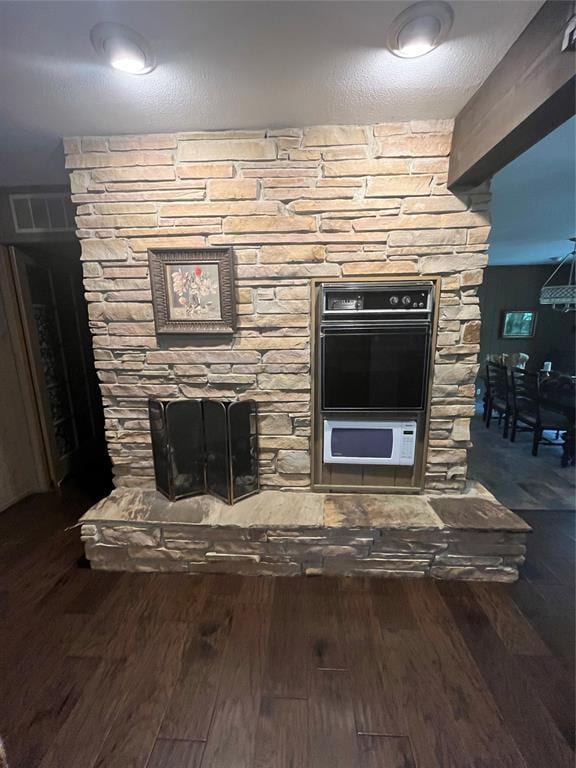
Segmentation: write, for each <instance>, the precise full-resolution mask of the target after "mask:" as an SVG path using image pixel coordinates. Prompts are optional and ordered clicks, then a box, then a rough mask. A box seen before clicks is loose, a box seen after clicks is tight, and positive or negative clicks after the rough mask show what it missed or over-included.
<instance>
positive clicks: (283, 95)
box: [0, 0, 542, 185]
mask: <svg viewBox="0 0 576 768" xmlns="http://www.w3.org/2000/svg"><path fill="white" fill-rule="evenodd" d="M407 5H409V3H407V2H386V1H385V0H380V1H379V2H328V1H327V2H304V1H303V2H272V1H270V0H268V1H267V2H243V1H242V0H238V1H237V2H216V1H212V2H116V3H98V2H26V1H21V2H3V1H0V73H1V83H2V85H1V91H2V92H1V94H0V185H20V184H31V183H34V184H45V183H57V182H59V181H65V179H66V176H65V173H64V171H63V160H62V155H61V147H60V137H62V136H64V135H91V134H114V133H134V132H138V133H145V132H161V131H170V130H174V129H176V130H194V129H200V130H209V129H222V128H255V127H290V126H305V125H315V124H322V123H370V122H379V121H388V120H398V119H400V120H401V119H426V118H444V117H454V116H455V115H456V114H457V112H458V111H459V110H460V108H461V107H462V106H463V105H464V104H465V103H466V102H467V101H468V99H469V98H470V96H471V95H472V94H473V93H474V91H475V90H476V89H477V88H478V86H479V85H480V84H481V83H482V82H483V81H484V79H485V78H486V76H487V75H488V74H489V73H490V72H491V71H492V69H493V68H494V66H495V65H496V64H497V62H498V61H499V60H500V59H501V58H502V56H503V55H504V53H505V52H506V51H507V50H508V48H509V47H510V45H511V44H512V43H513V42H514V40H515V39H516V38H517V37H518V35H519V34H520V32H521V31H522V30H523V28H524V27H525V26H526V24H527V23H528V22H529V20H530V19H531V18H532V16H533V15H534V13H535V12H536V11H537V10H538V8H539V7H540V6H541V5H542V0H535V1H534V2H531V1H529V0H524V1H523V2H510V0H498V1H492V0H486V1H481V0H466V1H465V2H463V1H461V0H460V1H457V2H453V3H452V5H453V7H454V12H455V21H454V26H453V28H452V32H451V34H450V39H449V40H448V42H446V43H445V44H444V45H442V46H441V47H440V48H438V49H437V50H435V51H433V52H432V53H430V54H429V55H427V56H424V57H422V58H420V59H413V60H406V59H399V58H397V57H395V56H393V55H392V54H391V53H389V52H388V51H387V49H386V48H385V46H384V41H385V39H386V32H387V28H388V25H389V24H390V22H391V21H392V19H393V18H394V17H395V16H396V15H397V14H398V13H399V12H400V11H401V10H402V9H403V8H405V7H406V6H407ZM101 21H117V22H122V23H124V24H127V25H129V26H131V27H133V28H134V29H136V30H137V31H138V32H140V33H141V34H143V35H144V36H145V37H146V38H147V39H148V40H149V41H150V42H151V44H152V45H153V47H154V50H155V52H156V56H157V59H158V67H157V69H156V70H155V71H154V72H152V73H151V74H149V75H146V76H140V77H138V76H134V75H128V74H124V73H120V72H117V71H114V70H112V69H110V68H108V67H107V66H106V65H104V64H103V63H102V62H101V61H100V60H99V59H98V57H97V55H96V53H95V52H94V51H93V50H92V47H91V44H90V40H89V32H90V28H91V27H92V26H93V25H94V24H96V23H98V22H101Z"/></svg>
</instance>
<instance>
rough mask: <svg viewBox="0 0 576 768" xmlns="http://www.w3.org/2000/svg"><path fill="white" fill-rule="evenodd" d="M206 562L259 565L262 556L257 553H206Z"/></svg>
mask: <svg viewBox="0 0 576 768" xmlns="http://www.w3.org/2000/svg"><path fill="white" fill-rule="evenodd" d="M205 557H206V560H208V561H209V562H214V563H216V562H228V563H231V562H240V563H241V562H251V563H259V562H260V559H261V556H260V555H259V554H256V553H239V552H214V551H212V552H206V556H205Z"/></svg>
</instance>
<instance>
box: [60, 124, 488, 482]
mask: <svg viewBox="0 0 576 768" xmlns="http://www.w3.org/2000/svg"><path fill="white" fill-rule="evenodd" d="M451 130H452V123H451V121H427V122H411V123H385V124H378V125H370V126H325V127H312V128H304V129H286V130H268V131H264V130H262V131H258V130H255V131H222V132H216V133H175V134H169V135H168V134H167V135H142V136H110V137H82V138H69V139H66V140H65V151H66V165H67V167H68V168H69V169H70V171H71V185H72V194H73V198H72V199H73V201H74V203H75V204H76V205H77V224H78V237H79V239H80V240H81V244H82V260H83V268H84V283H85V289H86V299H87V301H88V303H89V315H90V325H91V331H92V334H93V343H94V354H95V358H96V367H97V369H98V375H99V377H100V382H101V391H102V397H103V401H104V409H105V416H106V435H107V441H108V448H109V452H110V455H111V458H112V462H113V465H114V475H115V484H116V486H117V487H119V488H122V487H131V488H138V489H148V488H153V487H154V471H153V464H152V453H151V446H150V434H149V426H148V420H147V403H146V401H147V398H148V397H156V398H176V397H184V398H190V397H215V398H222V397H249V398H253V399H255V400H256V401H257V402H258V406H259V414H260V416H259V431H260V477H261V486H262V488H263V489H269V490H275V489H300V490H306V489H308V488H309V487H310V426H311V421H310V420H311V395H310V392H311V382H310V372H311V360H310V354H311V353H310V348H311V340H310V279H311V278H313V277H315V278H328V279H332V278H339V277H348V278H350V277H356V276H358V277H365V276H368V277H374V276H380V275H381V276H383V277H386V276H391V275H393V276H394V275H407V276H410V277H416V276H418V275H423V276H431V275H439V276H441V295H440V314H439V327H438V337H437V349H436V351H435V373H434V380H433V389H432V405H431V419H430V425H429V426H430V429H429V433H428V437H429V440H428V446H427V448H428V450H427V465H426V471H425V489H426V490H427V491H431V492H435V491H443V492H455V493H457V492H461V491H462V490H463V489H464V486H465V481H466V449H467V447H468V444H469V419H470V416H471V415H472V414H473V411H474V379H475V376H476V373H477V353H478V340H479V325H480V324H479V318H480V313H479V307H478V298H477V295H476V293H477V288H478V285H479V284H480V283H481V281H482V271H483V268H484V267H485V265H486V262H487V247H488V246H487V238H488V233H489V229H490V228H489V223H488V222H489V218H488V208H489V201H490V195H489V192H488V189H487V188H485V187H483V188H479V189H476V190H473V191H472V192H469V193H466V194H463V195H460V196H455V195H453V194H451V193H450V192H449V190H448V189H447V187H446V174H447V168H448V157H449V152H450V142H451ZM223 245H226V246H232V247H233V250H234V259H235V269H236V284H237V296H236V300H237V307H236V308H237V313H238V329H237V332H236V333H235V334H234V335H233V336H232V337H230V338H227V339H225V340H218V341H217V342H216V343H214V342H213V341H210V340H208V339H200V340H197V339H196V338H194V337H184V338H183V339H182V338H180V339H175V340H174V341H167V340H166V338H162V339H160V338H157V337H156V335H155V332H154V323H153V309H152V303H151V293H150V283H149V277H148V263H147V258H148V256H147V251H148V249H149V248H186V247H191V248H192V247H211V246H223Z"/></svg>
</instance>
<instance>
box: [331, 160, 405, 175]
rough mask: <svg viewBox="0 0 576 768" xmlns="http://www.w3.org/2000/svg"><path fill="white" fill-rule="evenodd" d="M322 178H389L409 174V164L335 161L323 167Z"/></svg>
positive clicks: (398, 161) (378, 161) (391, 161)
mask: <svg viewBox="0 0 576 768" xmlns="http://www.w3.org/2000/svg"><path fill="white" fill-rule="evenodd" d="M323 170H324V176H389V175H393V174H404V175H405V174H408V173H410V162H409V161H408V160H401V159H393V160H388V159H379V160H335V161H334V162H327V163H325V164H324V166H323Z"/></svg>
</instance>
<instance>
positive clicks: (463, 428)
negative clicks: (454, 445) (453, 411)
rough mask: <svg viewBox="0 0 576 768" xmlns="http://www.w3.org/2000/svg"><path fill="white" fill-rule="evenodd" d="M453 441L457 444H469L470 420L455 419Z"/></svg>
mask: <svg viewBox="0 0 576 768" xmlns="http://www.w3.org/2000/svg"><path fill="white" fill-rule="evenodd" d="M452 439H453V440H456V441H457V442H468V441H469V440H470V419H454V426H453V427H452Z"/></svg>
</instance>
